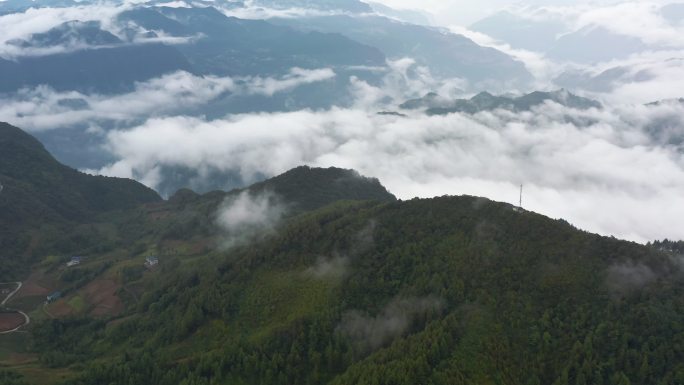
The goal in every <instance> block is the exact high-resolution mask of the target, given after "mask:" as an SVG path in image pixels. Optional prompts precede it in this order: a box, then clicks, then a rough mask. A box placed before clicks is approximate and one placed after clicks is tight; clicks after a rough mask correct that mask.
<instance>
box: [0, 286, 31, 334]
mask: <svg viewBox="0 0 684 385" xmlns="http://www.w3.org/2000/svg"><path fill="white" fill-rule="evenodd" d="M0 284H2V285H11V284H15V285H17V288H16V289H14V291H13V292H11V293H9V294H8V295H7V297H5V299H4V300H2V302H0V307H4V306H5V304H6V303H7V301H9V300H10V299H11V298H12V296H13V295H14V294H16V293H17V292H18V291H19V289H21V286H22V283H21V282H6V283H0ZM6 309H7V310H10V311H15V312H17V313H19V314H21V315H22V316H24V320H25V321H24V323H23V324H21V325H19V326H17V327H16V328H14V329H12V330H7V331H4V332H0V334H9V333H15V332H18V331H19V329H21V328H23V327H24V326H26V325H28V324H30V323H31V318H29V316H28V314H26V313H24V312H23V311H21V310H17V309H10V308H6Z"/></svg>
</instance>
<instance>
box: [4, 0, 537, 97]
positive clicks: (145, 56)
mask: <svg viewBox="0 0 684 385" xmlns="http://www.w3.org/2000/svg"><path fill="white" fill-rule="evenodd" d="M48 4H50V3H48V2H45V3H41V2H36V3H33V4H32V5H33V6H38V7H40V6H47V5H48ZM78 4H81V5H83V4H88V3H87V2H85V3H81V2H79V3H78ZM155 4H157V5H155ZM206 4H213V5H214V6H215V7H210V6H206ZM206 4H205V3H203V2H197V6H193V7H187V8H186V7H176V8H172V7H168V6H164V3H163V2H149V3H148V4H144V5H141V6H137V7H133V8H132V9H129V10H126V11H124V12H122V13H121V14H119V15H118V17H116V19H115V20H113V21H112V22H113V23H111V24H112V25H114V26H116V28H114V29H112V30H103V28H102V26H101V25H100V24H98V23H97V22H93V21H88V20H81V21H78V20H75V21H70V22H68V23H65V24H62V25H60V26H57V27H55V28H53V29H52V30H50V31H47V32H44V33H37V34H34V35H32V36H30V37H27V38H24V39H21V40H15V41H11V42H9V43H8V44H10V45H11V46H14V47H15V50H14V51H16V52H15V55H17V56H15V57H12V58H9V57H8V58H6V59H5V60H2V61H0V69H2V70H3V72H4V73H9V74H11V76H6V77H2V78H1V79H0V92H11V91H13V90H17V89H18V88H20V87H24V86H35V85H38V84H46V85H49V86H52V87H55V88H57V89H75V90H86V91H94V92H104V93H110V92H116V91H118V90H121V89H126V88H129V89H130V87H131V86H132V84H133V82H135V81H140V80H146V79H149V78H151V77H156V76H160V75H161V74H164V73H169V72H173V71H178V70H184V71H188V72H192V73H196V74H201V75H219V76H225V75H231V76H246V75H255V74H259V75H262V76H267V75H273V74H283V73H285V72H286V71H288V70H289V69H291V68H293V67H300V68H324V67H330V68H334V69H335V70H336V71H337V72H338V73H340V76H342V78H344V79H347V76H345V74H346V73H352V74H353V75H354V76H357V77H359V76H360V77H362V78H365V79H368V80H370V81H372V80H373V79H376V80H377V79H378V75H377V74H376V73H373V72H368V71H359V69H362V68H385V66H386V58H392V59H396V58H403V57H414V58H416V59H417V60H418V62H419V63H420V64H421V65H425V66H427V67H428V68H430V69H431V70H433V71H434V72H435V74H436V75H440V76H449V77H459V78H463V79H467V80H470V81H472V83H473V84H476V83H478V82H483V81H488V82H517V83H518V84H524V83H525V82H527V81H529V80H530V79H531V75H530V74H529V73H528V72H527V71H526V69H525V67H524V65H523V64H522V63H520V62H517V61H515V60H513V59H512V58H511V57H510V56H508V55H506V54H503V53H502V52H499V51H496V50H494V49H491V48H483V47H480V46H478V45H477V44H475V43H474V42H472V41H471V40H469V39H467V38H465V37H463V36H460V35H456V34H452V33H448V32H445V31H443V30H438V29H434V28H429V27H425V26H421V25H414V24H409V23H406V22H399V21H396V20H393V19H390V18H387V17H384V16H379V15H378V14H374V12H375V11H373V8H372V7H371V6H370V5H368V4H366V3H363V2H360V1H355V0H349V1H341V0H334V1H332V0H331V1H327V2H319V1H304V0H297V1H288V2H281V1H277V2H275V1H266V0H262V1H256V2H251V3H250V6H260V7H268V8H275V9H289V8H301V9H308V10H313V11H316V10H319V11H327V12H330V13H329V16H305V15H304V16H302V17H296V18H287V19H269V20H267V21H263V20H244V19H237V18H234V17H228V16H226V15H225V12H229V11H230V10H234V9H240V7H244V6H246V5H245V4H243V3H241V2H231V1H219V2H215V3H208V2H207V3H206ZM50 5H52V6H74V3H72V2H69V1H64V2H63V3H54V4H50ZM0 7H2V8H4V9H6V10H8V11H6V12H11V11H9V10H14V11H15V12H18V11H23V8H22V7H21V6H20V3H17V2H14V1H13V2H5V3H2V4H1V5H0ZM381 12H384V14H388V13H391V9H387V8H382V10H381ZM390 17H392V16H390ZM276 24H278V25H276ZM110 28H111V26H110ZM379 31H382V32H379ZM115 33H116V34H115ZM354 68H355V69H356V70H352V69H354ZM350 71H351V72H350ZM79 76H80V78H78V77H79ZM77 78H78V79H77ZM345 91H346V90H344V89H335V90H333V91H330V93H331V95H330V96H329V98H328V99H330V100H331V102H332V101H333V100H334V101H335V102H339V101H340V99H341V98H340V96H339V94H343V93H344V92H345Z"/></svg>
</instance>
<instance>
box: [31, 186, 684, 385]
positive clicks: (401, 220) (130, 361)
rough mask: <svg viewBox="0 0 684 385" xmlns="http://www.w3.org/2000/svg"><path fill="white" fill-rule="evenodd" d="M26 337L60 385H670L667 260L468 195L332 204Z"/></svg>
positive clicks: (675, 352) (674, 315)
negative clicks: (55, 369)
mask: <svg viewBox="0 0 684 385" xmlns="http://www.w3.org/2000/svg"><path fill="white" fill-rule="evenodd" d="M202 261H203V262H202V263H201V264H197V265H195V266H192V267H189V266H184V267H183V268H181V266H180V265H176V266H169V268H168V269H163V270H162V273H163V274H161V275H160V276H158V277H156V279H155V280H153V281H150V282H148V283H147V285H148V288H147V290H146V294H145V295H144V296H143V297H142V298H141V299H140V301H139V302H137V303H131V304H130V307H129V309H128V310H127V313H126V314H125V316H124V317H123V318H120V319H119V320H118V321H116V322H114V323H112V322H110V323H107V322H104V321H102V320H97V321H94V320H88V319H69V320H51V321H47V322H44V323H42V324H40V325H38V326H37V327H36V328H35V329H34V332H33V334H34V340H35V341H34V342H35V348H36V349H37V350H38V351H40V352H41V360H42V362H43V363H44V364H45V365H47V366H69V365H72V366H73V365H78V366H82V367H83V370H82V371H81V372H80V374H79V375H78V376H76V377H75V378H74V379H72V380H70V381H68V382H67V383H68V384H103V383H106V384H110V383H111V384H139V383H143V382H152V383H156V384H253V383H263V384H283V385H285V384H323V383H329V384H351V383H354V384H444V383H453V384H557V385H562V384H630V383H634V384H637V383H640V384H645V383H652V384H681V383H683V382H684V312H682V309H683V308H684V306H683V305H684V296H683V295H682V294H684V292H683V289H684V286H682V280H681V270H679V269H680V267H679V266H678V265H677V261H675V260H674V259H672V258H671V257H669V256H667V255H665V254H662V253H660V252H658V251H655V250H653V249H651V248H647V247H643V246H639V245H636V244H631V243H627V242H622V241H618V240H614V239H610V238H602V237H599V236H596V235H592V234H588V233H584V232H581V231H579V230H577V229H575V228H573V227H572V226H570V225H568V224H567V223H564V222H562V221H552V220H549V219H548V218H544V217H542V216H539V215H537V214H533V213H528V212H518V211H516V210H514V209H513V208H512V207H510V206H508V205H505V204H498V203H493V202H489V201H486V200H483V199H480V198H473V197H443V198H436V199H432V200H414V201H408V202H394V203H392V202H389V203H373V202H359V203H355V202H340V203H337V204H334V205H332V206H328V207H325V208H323V209H319V210H317V211H314V212H307V213H304V214H301V215H298V216H295V217H293V218H291V219H290V220H289V221H288V222H287V224H285V225H283V227H282V228H280V229H279V231H278V232H277V233H275V234H273V235H272V236H269V237H268V238H267V239H264V240H262V241H260V242H259V243H253V244H249V245H244V246H239V247H236V248H234V249H230V250H226V251H216V252H212V253H210V254H209V255H208V256H207V257H206V259H203V260H202Z"/></svg>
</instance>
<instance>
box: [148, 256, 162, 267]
mask: <svg viewBox="0 0 684 385" xmlns="http://www.w3.org/2000/svg"><path fill="white" fill-rule="evenodd" d="M158 264H159V258H157V257H147V258H145V267H150V268H151V267H155V266H157V265H158Z"/></svg>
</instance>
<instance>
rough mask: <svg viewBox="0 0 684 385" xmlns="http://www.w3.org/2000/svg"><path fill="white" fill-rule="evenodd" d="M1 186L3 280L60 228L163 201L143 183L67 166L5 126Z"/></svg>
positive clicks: (0, 130) (1, 128)
mask: <svg viewBox="0 0 684 385" xmlns="http://www.w3.org/2000/svg"><path fill="white" fill-rule="evenodd" d="M0 185H2V188H1V189H0V233H2V237H0V260H2V263H1V264H0V276H1V275H3V274H4V273H5V272H7V271H10V270H12V267H13V266H15V265H18V264H20V263H25V261H23V260H21V258H20V257H22V256H25V257H30V256H32V255H33V252H34V250H33V248H34V247H35V246H37V244H38V243H40V241H38V239H45V238H47V237H50V234H52V235H55V236H57V233H61V230H58V229H57V228H61V227H63V228H70V227H72V226H73V225H74V224H76V223H85V222H88V221H92V220H93V219H94V217H95V216H96V215H98V214H100V213H103V212H108V211H115V210H127V209H131V208H133V207H136V206H138V205H140V204H143V203H149V202H157V201H160V200H161V198H160V197H159V195H157V193H155V192H154V191H153V190H151V189H149V188H147V187H145V186H143V185H142V184H140V183H138V182H135V181H132V180H127V179H118V178H108V177H102V176H92V175H86V174H83V173H81V172H78V171H76V170H74V169H72V168H70V167H67V166H64V165H62V164H60V163H59V162H57V161H56V160H55V159H54V158H53V157H52V155H50V154H49V153H48V152H47V151H46V150H45V148H44V147H43V145H42V144H41V143H40V142H39V141H37V140H36V139H35V138H33V137H32V136H30V135H29V134H27V133H25V132H23V131H21V130H20V129H19V128H16V127H13V126H11V125H9V124H6V123H0ZM53 226H56V227H57V228H52V227H53ZM39 230H40V231H39ZM62 241H64V239H62Z"/></svg>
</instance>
